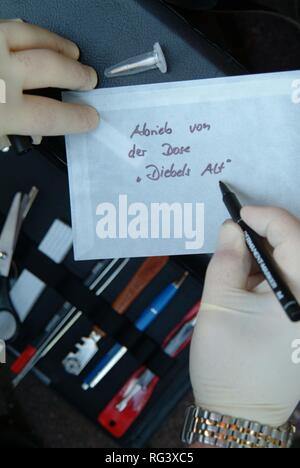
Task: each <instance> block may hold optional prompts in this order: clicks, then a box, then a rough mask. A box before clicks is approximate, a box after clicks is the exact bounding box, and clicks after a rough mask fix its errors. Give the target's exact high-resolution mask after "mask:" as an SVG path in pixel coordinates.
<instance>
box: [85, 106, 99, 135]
mask: <svg viewBox="0 0 300 468" xmlns="http://www.w3.org/2000/svg"><path fill="white" fill-rule="evenodd" d="M86 109H87V126H88V130H90V131H92V130H95V129H96V128H97V127H98V126H99V124H100V114H99V113H98V111H97V110H96V109H95V108H94V107H91V106H86Z"/></svg>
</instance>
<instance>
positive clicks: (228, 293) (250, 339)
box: [190, 207, 300, 427]
mask: <svg viewBox="0 0 300 468" xmlns="http://www.w3.org/2000/svg"><path fill="white" fill-rule="evenodd" d="M242 218H243V220H244V221H245V222H246V223H247V224H248V225H249V226H250V227H251V228H252V229H254V230H255V231H256V232H258V233H259V234H260V235H262V236H263V237H266V238H267V239H268V241H269V243H270V244H271V246H272V247H273V248H274V251H273V256H274V259H275V261H276V262H277V263H278V265H279V266H280V268H281V271H282V274H283V276H284V278H285V280H286V282H287V284H288V285H289V286H290V288H291V290H292V292H293V293H294V295H295V296H296V298H297V299H298V301H299V302H300V221H298V220H297V219H296V218H294V217H293V216H292V215H290V214H289V213H287V212H286V211H283V210H280V209H276V208H256V207H246V208H244V209H243V210H242ZM253 267H254V262H253V260H252V257H251V255H250V253H249V251H248V249H247V247H246V244H245V241H244V236H243V233H242V231H241V229H240V228H239V226H238V225H236V224H234V223H233V222H232V221H228V222H226V223H225V224H224V225H223V227H222V229H221V233H220V239H219V245H218V249H217V252H216V254H215V256H214V257H213V259H212V261H211V263H210V266H209V269H208V272H207V278H206V285H205V289H204V296H203V303H202V307H201V310H200V314H199V317H198V323H197V327H196V330H195V334H194V337H193V342H192V349H191V363H190V368H191V379H192V384H193V389H194V395H195V400H196V404H197V405H198V406H201V407H202V408H204V409H208V410H210V411H214V412H217V413H221V414H223V415H227V416H232V417H237V418H242V419H247V420H251V421H255V422H259V423H261V424H266V425H270V426H272V427H279V426H281V425H283V424H285V423H286V422H287V421H288V420H289V418H290V416H291V414H292V413H293V411H294V409H295V407H296V406H297V404H298V402H299V399H300V365H299V364H298V365H297V364H295V363H294V362H293V360H292V354H293V352H295V350H293V348H292V345H293V342H294V341H295V340H297V339H298V340H299V338H300V323H292V322H291V321H290V320H289V318H288V317H287V316H286V314H285V312H284V311H283V309H282V307H281V306H280V305H279V303H278V302H277V300H276V298H275V296H274V294H273V292H272V291H271V289H270V287H269V285H268V284H267V283H266V282H263V278H262V276H261V275H260V274H258V273H257V271H258V270H256V272H255V271H254V270H253Z"/></svg>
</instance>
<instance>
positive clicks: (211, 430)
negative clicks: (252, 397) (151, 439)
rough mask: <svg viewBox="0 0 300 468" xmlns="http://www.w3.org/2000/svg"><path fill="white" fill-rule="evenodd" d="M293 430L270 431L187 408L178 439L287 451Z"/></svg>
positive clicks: (290, 443)
mask: <svg viewBox="0 0 300 468" xmlns="http://www.w3.org/2000/svg"><path fill="white" fill-rule="evenodd" d="M295 431H296V429H295V427H294V426H292V425H287V426H283V427H279V428H273V427H270V426H264V425H261V424H259V423H256V422H251V421H246V420H243V419H238V418H233V417H230V416H222V415H221V414H217V413H212V412H210V411H207V410H204V409H202V408H199V407H196V406H190V407H189V408H188V409H187V412H186V419H185V424H184V427H183V431H182V437H181V439H182V442H184V443H185V444H188V445H191V444H195V443H201V444H205V445H210V446H213V447H216V448H290V447H291V445H292V442H293V436H294V434H295Z"/></svg>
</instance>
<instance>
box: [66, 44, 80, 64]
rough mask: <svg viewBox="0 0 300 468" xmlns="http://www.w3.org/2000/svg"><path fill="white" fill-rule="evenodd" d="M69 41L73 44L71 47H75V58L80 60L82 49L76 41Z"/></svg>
mask: <svg viewBox="0 0 300 468" xmlns="http://www.w3.org/2000/svg"><path fill="white" fill-rule="evenodd" d="M68 42H69V44H70V45H71V47H72V48H73V50H74V58H75V60H79V58H80V53H81V52H80V49H79V47H78V45H77V44H75V42H73V41H68Z"/></svg>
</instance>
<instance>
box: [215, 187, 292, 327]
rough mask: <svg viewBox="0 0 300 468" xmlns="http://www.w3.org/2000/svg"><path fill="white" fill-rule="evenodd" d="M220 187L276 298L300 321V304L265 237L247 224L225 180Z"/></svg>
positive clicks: (231, 213)
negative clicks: (268, 248)
mask: <svg viewBox="0 0 300 468" xmlns="http://www.w3.org/2000/svg"><path fill="white" fill-rule="evenodd" d="M220 188H221V191H222V194H223V201H224V203H225V205H226V208H227V209H228V211H229V214H230V216H231V217H232V219H233V221H234V222H236V223H237V224H238V225H239V226H240V227H241V228H242V230H243V232H244V235H245V240H246V243H247V246H248V248H249V250H250V252H251V253H252V255H253V257H254V259H255V260H256V262H257V264H258V266H259V268H260V270H261V272H262V274H263V275H264V277H265V279H266V280H267V282H268V283H269V285H270V287H271V289H272V290H273V292H274V294H275V296H276V298H277V299H278V301H279V302H280V304H281V306H282V307H283V309H284V310H285V312H286V314H287V315H288V317H289V318H290V319H291V320H292V321H293V322H298V321H300V306H299V304H298V302H297V300H296V298H295V297H294V295H293V294H292V292H291V290H290V289H289V287H288V286H287V285H286V284H285V282H284V280H283V279H282V277H281V274H280V272H279V268H278V266H277V265H276V263H275V261H274V260H273V258H272V257H271V255H269V254H268V252H267V250H266V247H265V245H264V242H265V239H264V238H263V237H261V236H260V235H259V234H257V233H256V232H255V231H253V229H251V228H250V227H249V226H247V224H246V223H245V222H244V221H243V220H242V219H241V209H242V205H241V204H240V202H239V200H238V199H237V196H236V195H235V194H234V193H233V192H231V191H230V190H229V188H228V187H227V186H226V185H225V184H224V183H223V182H220Z"/></svg>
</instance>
